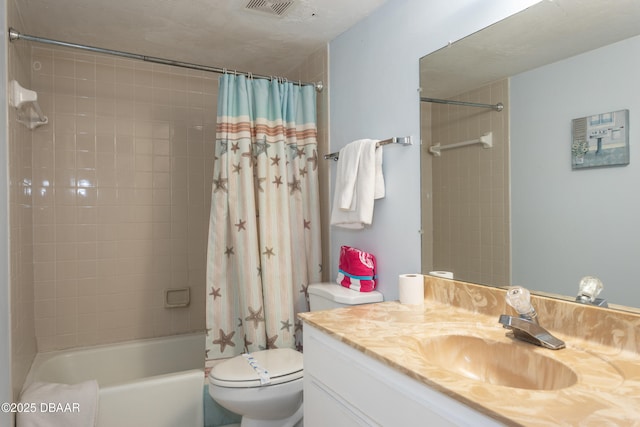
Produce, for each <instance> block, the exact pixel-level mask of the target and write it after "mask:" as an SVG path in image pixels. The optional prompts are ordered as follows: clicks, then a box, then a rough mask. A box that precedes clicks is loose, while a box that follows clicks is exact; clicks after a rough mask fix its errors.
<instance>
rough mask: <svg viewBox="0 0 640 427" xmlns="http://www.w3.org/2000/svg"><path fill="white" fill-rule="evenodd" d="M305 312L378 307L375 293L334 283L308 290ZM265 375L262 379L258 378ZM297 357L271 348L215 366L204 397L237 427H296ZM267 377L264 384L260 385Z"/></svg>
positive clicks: (299, 413)
mask: <svg viewBox="0 0 640 427" xmlns="http://www.w3.org/2000/svg"><path fill="white" fill-rule="evenodd" d="M308 292H309V305H310V308H311V311H318V310H328V309H332V308H338V307H346V306H350V305H358V304H369V303H373V302H380V301H382V300H383V296H382V294H381V293H380V292H378V291H372V292H356V291H353V290H351V289H347V288H345V287H342V286H340V285H337V284H335V283H315V284H311V285H309V287H308ZM264 371H267V373H268V374H267V375H265V374H264V373H263V372H264ZM303 373H304V369H303V366H302V353H300V352H298V351H296V350H293V349H290V348H275V349H270V350H262V351H256V352H254V353H251V354H250V355H240V356H236V357H233V358H231V359H228V360H225V361H224V362H221V363H218V364H217V365H215V366H214V367H213V368H211V371H210V372H209V395H210V396H211V397H212V398H213V399H214V400H215V401H216V402H217V403H218V404H219V405H220V406H222V407H224V408H226V409H228V410H230V411H232V412H235V413H236V414H239V415H241V416H242V423H241V424H240V425H241V426H242V427H294V426H302V415H303V406H302V381H303ZM261 374H262V376H263V378H262V380H263V382H264V381H265V380H266V379H267V377H268V380H269V382H268V384H261ZM229 427H231V426H229Z"/></svg>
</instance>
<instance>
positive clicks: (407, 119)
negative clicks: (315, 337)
mask: <svg viewBox="0 0 640 427" xmlns="http://www.w3.org/2000/svg"><path fill="white" fill-rule="evenodd" d="M536 2H537V1H535V0H517V1H516V0H492V1H486V0H447V1H442V0H390V1H389V2H388V3H386V4H385V5H384V6H382V7H381V8H380V9H379V10H377V11H376V12H375V13H374V14H372V15H370V16H369V17H367V18H366V19H365V20H363V21H362V22H360V23H359V24H358V25H356V26H354V27H353V28H351V29H349V30H348V31H347V32H345V33H343V34H342V35H340V36H339V37H337V38H336V39H335V40H333V41H332V42H331V43H330V45H329V100H330V101H329V108H330V112H329V115H330V134H329V136H330V144H331V151H332V152H333V151H338V150H340V149H341V148H342V147H344V146H345V145H346V144H347V143H349V142H350V141H353V140H355V139H361V138H374V139H385V138H389V137H393V136H405V135H412V136H413V138H414V141H415V143H414V144H415V145H413V146H411V147H401V146H387V147H385V148H384V165H383V171H384V175H385V180H386V197H385V198H384V199H382V200H378V201H376V207H375V211H374V219H373V226H372V227H371V228H369V229H367V230H361V231H353V230H345V229H340V228H336V227H332V228H331V232H330V237H331V258H330V259H331V266H330V271H331V273H330V274H331V277H335V276H336V273H337V266H338V255H339V251H340V246H341V245H350V246H355V247H358V248H360V249H363V250H366V251H369V252H371V253H373V254H374V255H375V256H376V258H377V260H378V273H379V279H380V280H379V290H380V291H381V292H382V293H383V294H384V295H385V299H386V300H394V299H397V298H398V289H397V277H398V275H399V274H403V273H416V272H420V234H419V230H420V155H419V154H420V153H419V145H418V144H419V141H420V117H419V113H420V105H419V93H418V86H419V76H418V61H419V59H420V57H422V56H424V55H425V54H428V53H430V52H433V51H434V50H437V49H439V48H441V47H443V46H445V45H447V44H448V43H449V42H450V41H455V40H458V39H460V38H462V37H464V36H466V35H468V34H471V33H473V32H475V31H477V30H479V29H481V28H483V27H485V26H487V25H490V24H492V23H494V22H496V21H498V20H500V19H502V18H504V17H507V16H509V15H511V14H513V13H515V12H517V11H519V10H521V9H523V8H524V7H527V6H529V5H531V4H533V3H536ZM331 173H332V177H333V176H334V175H335V165H333V166H332V172H331ZM332 194H333V188H332Z"/></svg>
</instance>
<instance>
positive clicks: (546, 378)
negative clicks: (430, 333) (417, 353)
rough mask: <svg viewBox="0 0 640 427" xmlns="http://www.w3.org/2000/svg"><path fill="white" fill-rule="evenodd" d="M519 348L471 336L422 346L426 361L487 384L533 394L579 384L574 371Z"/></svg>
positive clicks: (430, 341)
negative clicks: (518, 389)
mask: <svg viewBox="0 0 640 427" xmlns="http://www.w3.org/2000/svg"><path fill="white" fill-rule="evenodd" d="M534 350H535V347H531V345H530V344H525V345H517V344H516V343H504V342H499V341H494V340H491V339H483V338H477V337H472V336H469V335H443V336H438V337H433V338H429V339H428V340H425V341H423V342H422V343H421V351H422V352H423V357H424V358H425V359H426V360H428V361H429V362H430V363H432V364H434V365H438V366H439V367H440V368H442V369H444V370H447V371H449V372H453V373H456V374H458V375H462V376H464V377H466V378H469V379H472V380H476V381H481V382H484V383H489V384H494V385H501V386H505V387H514V388H522V389H529V390H558V389H561V388H565V387H570V386H572V385H574V384H575V383H576V382H577V381H578V377H577V375H576V374H575V372H573V370H572V369H571V368H569V367H568V366H567V365H565V364H563V363H562V362H559V361H557V360H555V359H552V358H550V357H546V356H543V355H542V354H540V353H539V352H537V351H534Z"/></svg>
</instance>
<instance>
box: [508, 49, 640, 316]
mask: <svg viewBox="0 0 640 427" xmlns="http://www.w3.org/2000/svg"><path fill="white" fill-rule="evenodd" d="M639 51H640V37H634V38H631V39H628V40H625V41H622V42H619V43H615V44H613V45H610V46H607V47H604V48H601V49H597V50H594V51H591V52H588V53H585V54H582V55H578V56H575V57H573V58H569V59H567V60H564V61H560V62H557V63H554V64H551V65H548V66H545V67H541V68H538V69H535V70H532V71H529V72H526V73H523V74H520V75H518V76H515V77H513V78H512V79H511V99H510V103H511V183H512V186H511V203H512V264H513V268H512V278H513V283H515V284H519V285H522V286H528V287H531V288H532V289H538V290H542V291H547V292H553V293H558V294H563V295H575V294H576V293H577V289H578V283H579V281H580V278H581V277H583V276H586V275H593V276H597V277H599V278H600V279H602V281H603V282H604V285H605V291H604V292H603V294H602V296H603V297H605V298H606V299H608V300H609V301H610V302H614V303H617V304H623V305H630V306H634V307H640V287H638V286H637V284H636V283H635V282H634V281H631V280H630V279H631V278H637V277H638V276H640V263H639V262H638V254H640V227H639V226H638V224H639V223H638V221H639V218H640V199H638V196H637V195H638V192H639V191H640V190H638V183H640V139H639V138H638V135H640V132H638V127H639V126H640V82H639V80H638V76H640V59H639V57H638V55H637V52H639ZM624 109H628V110H629V144H630V156H631V158H630V164H629V165H628V166H622V167H610V168H596V169H584V170H577V171H572V169H571V149H570V141H571V120H572V119H575V118H579V117H585V116H588V115H592V114H598V113H605V112H609V111H617V110H624Z"/></svg>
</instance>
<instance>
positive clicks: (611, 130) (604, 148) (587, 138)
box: [571, 110, 629, 169]
mask: <svg viewBox="0 0 640 427" xmlns="http://www.w3.org/2000/svg"><path fill="white" fill-rule="evenodd" d="M571 130H572V132H571V168H572V169H585V168H594V167H603V166H624V165H628V164H629V110H619V111H612V112H608V113H601V114H594V115H592V116H587V117H580V118H579V119H573V120H572V121H571Z"/></svg>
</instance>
